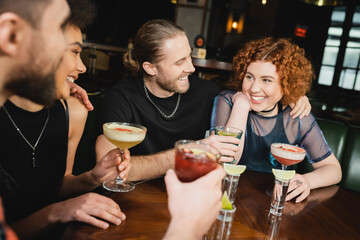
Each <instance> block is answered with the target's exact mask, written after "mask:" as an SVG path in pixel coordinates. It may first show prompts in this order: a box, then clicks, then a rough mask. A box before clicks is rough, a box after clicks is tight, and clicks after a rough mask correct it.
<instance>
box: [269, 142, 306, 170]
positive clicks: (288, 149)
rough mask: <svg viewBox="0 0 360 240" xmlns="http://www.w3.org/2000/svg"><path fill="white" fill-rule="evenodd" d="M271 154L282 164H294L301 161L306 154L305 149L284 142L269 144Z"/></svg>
mask: <svg viewBox="0 0 360 240" xmlns="http://www.w3.org/2000/svg"><path fill="white" fill-rule="evenodd" d="M271 154H272V155H273V156H274V158H275V159H276V160H277V161H278V162H279V163H281V164H282V165H284V166H290V165H294V164H296V163H299V162H301V161H302V160H303V159H304V158H305V155H306V151H305V150H304V149H302V148H300V147H296V146H294V145H290V144H285V143H273V144H271Z"/></svg>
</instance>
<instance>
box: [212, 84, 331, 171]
mask: <svg viewBox="0 0 360 240" xmlns="http://www.w3.org/2000/svg"><path fill="white" fill-rule="evenodd" d="M234 94H235V92H233V91H222V92H221V93H220V94H219V95H218V96H216V97H215V100H214V106H213V109H212V115H211V128H213V127H215V126H219V125H226V123H227V121H228V119H229V117H230V113H231V109H232V101H231V97H232V96H233V95H234ZM290 111H291V108H290V107H286V108H285V109H283V110H282V111H281V112H280V113H279V114H278V115H276V116H272V117H264V116H260V115H258V114H257V113H256V112H249V115H248V119H247V124H246V131H245V143H244V151H243V154H242V156H241V159H240V161H239V163H238V164H244V165H246V167H247V169H249V170H252V171H259V172H271V169H272V168H280V167H281V165H280V164H279V163H278V162H277V161H276V160H275V159H274V157H273V156H272V155H271V154H270V145H271V143H275V142H281V143H288V144H293V145H298V146H300V147H302V148H304V149H305V150H306V152H307V160H308V161H309V162H310V163H316V162H319V161H321V160H323V159H325V158H327V157H328V156H330V155H331V153H332V151H331V149H330V148H329V146H328V144H327V142H326V140H325V138H324V136H323V133H322V132H321V130H320V128H319V126H318V124H317V123H316V120H315V117H314V116H313V115H312V114H310V115H309V116H308V117H304V118H303V119H301V120H300V119H299V118H296V119H292V117H291V116H290V114H289V113H290Z"/></svg>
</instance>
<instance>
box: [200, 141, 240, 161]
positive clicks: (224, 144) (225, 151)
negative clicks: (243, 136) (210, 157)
mask: <svg viewBox="0 0 360 240" xmlns="http://www.w3.org/2000/svg"><path fill="white" fill-rule="evenodd" d="M200 141H201V142H202V143H207V144H210V145H211V146H213V147H215V148H216V149H218V150H219V151H220V153H221V158H220V162H232V161H233V160H234V158H235V156H236V154H237V152H238V151H239V146H238V145H239V143H240V139H238V138H236V137H230V136H220V135H211V136H209V137H207V138H204V139H202V140H200Z"/></svg>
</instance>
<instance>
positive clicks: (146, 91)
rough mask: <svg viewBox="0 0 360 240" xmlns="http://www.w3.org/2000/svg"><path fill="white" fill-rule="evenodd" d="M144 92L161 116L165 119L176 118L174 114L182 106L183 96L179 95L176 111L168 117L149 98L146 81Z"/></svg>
mask: <svg viewBox="0 0 360 240" xmlns="http://www.w3.org/2000/svg"><path fill="white" fill-rule="evenodd" d="M144 91H145V95H146V97H147V99H149V101H150V102H151V103H152V105H154V107H155V108H156V109H157V110H158V111H159V112H160V114H161V115H162V116H163V117H164V118H167V119H169V118H172V117H173V116H174V114H175V113H176V111H177V110H178V108H179V104H180V98H181V94H180V93H179V97H178V100H177V103H176V106H175V109H174V111H173V112H172V113H171V114H170V115H166V114H165V113H163V111H161V110H160V108H159V107H158V106H156V104H155V103H154V102H153V101H152V100H151V98H150V96H149V93H148V90H147V87H146V83H145V81H144Z"/></svg>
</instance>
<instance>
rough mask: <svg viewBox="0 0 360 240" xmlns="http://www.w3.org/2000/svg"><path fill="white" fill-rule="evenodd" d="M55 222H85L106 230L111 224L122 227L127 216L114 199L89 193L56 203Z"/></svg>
mask: <svg viewBox="0 0 360 240" xmlns="http://www.w3.org/2000/svg"><path fill="white" fill-rule="evenodd" d="M53 207H55V209H54V216H53V217H54V218H53V219H54V221H59V222H62V223H67V222H71V221H78V222H85V223H88V224H91V225H94V226H96V227H99V228H103V229H106V228H108V227H109V223H108V222H110V223H113V224H115V225H120V223H121V222H122V221H125V219H126V216H125V214H124V213H123V212H121V210H120V207H119V205H117V204H116V203H115V202H114V201H113V200H112V199H110V198H108V197H105V196H102V195H100V194H97V193H87V194H84V195H81V196H79V197H76V198H71V199H68V200H66V201H62V202H59V203H55V204H54V206H53Z"/></svg>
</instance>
